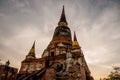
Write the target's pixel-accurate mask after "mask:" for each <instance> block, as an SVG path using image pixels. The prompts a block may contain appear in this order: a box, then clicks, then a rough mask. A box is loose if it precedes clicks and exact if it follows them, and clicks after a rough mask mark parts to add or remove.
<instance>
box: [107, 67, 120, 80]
mask: <svg viewBox="0 0 120 80" xmlns="http://www.w3.org/2000/svg"><path fill="white" fill-rule="evenodd" d="M108 78H109V79H110V80H120V67H114V68H113V71H112V72H111V73H110V74H109V76H108Z"/></svg>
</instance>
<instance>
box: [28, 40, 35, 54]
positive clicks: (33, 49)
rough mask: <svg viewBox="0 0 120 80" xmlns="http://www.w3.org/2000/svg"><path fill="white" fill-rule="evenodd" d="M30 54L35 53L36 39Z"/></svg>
mask: <svg viewBox="0 0 120 80" xmlns="http://www.w3.org/2000/svg"><path fill="white" fill-rule="evenodd" d="M29 54H35V41H34V43H33V46H32V48H31V49H30V51H29Z"/></svg>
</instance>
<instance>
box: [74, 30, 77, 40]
mask: <svg viewBox="0 0 120 80" xmlns="http://www.w3.org/2000/svg"><path fill="white" fill-rule="evenodd" d="M73 40H74V41H77V37H76V33H75V31H74V39H73Z"/></svg>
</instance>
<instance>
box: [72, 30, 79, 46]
mask: <svg viewBox="0 0 120 80" xmlns="http://www.w3.org/2000/svg"><path fill="white" fill-rule="evenodd" d="M72 46H74V47H75V46H78V47H79V43H78V41H77V37H76V33H75V31H74V38H73V43H72Z"/></svg>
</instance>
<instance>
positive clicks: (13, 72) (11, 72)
mask: <svg viewBox="0 0 120 80" xmlns="http://www.w3.org/2000/svg"><path fill="white" fill-rule="evenodd" d="M9 65H10V62H9V60H8V61H7V62H6V64H2V63H0V80H16V76H17V71H18V69H17V68H14V67H11V66H9Z"/></svg>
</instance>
